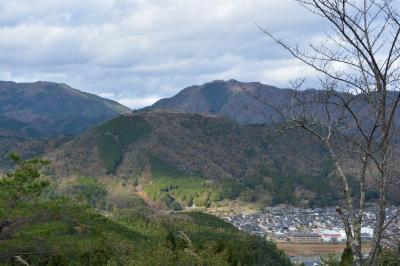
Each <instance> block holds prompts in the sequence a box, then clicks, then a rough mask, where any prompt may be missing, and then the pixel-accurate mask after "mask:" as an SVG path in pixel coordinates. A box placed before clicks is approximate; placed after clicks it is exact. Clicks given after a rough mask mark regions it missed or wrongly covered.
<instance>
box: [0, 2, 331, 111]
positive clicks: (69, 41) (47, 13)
mask: <svg viewBox="0 0 400 266" xmlns="http://www.w3.org/2000/svg"><path fill="white" fill-rule="evenodd" d="M255 23H257V24H259V25H261V26H263V27H267V28H269V29H270V30H271V31H273V32H275V33H276V34H277V35H279V36H281V37H282V38H285V39H287V40H288V41H290V42H291V43H296V42H300V43H304V42H308V41H311V40H314V39H318V38H319V37H320V36H321V34H322V33H323V29H324V28H325V27H324V26H326V25H324V23H321V20H320V18H319V17H316V16H314V15H312V14H310V13H308V12H307V11H305V10H304V9H303V8H302V7H301V6H299V5H298V4H296V3H295V2H294V1H293V0H84V1H83V0H29V1H27V0H7V1H0V80H13V81H18V82H30V81H37V80H47V81H55V82H64V83H67V84H69V85H70V86H72V87H74V88H77V89H80V90H83V91H87V92H91V93H96V94H98V95H101V96H103V97H107V98H110V99H114V100H117V101H119V102H121V103H122V104H125V105H127V106H129V107H132V108H138V107H142V106H145V105H148V104H151V103H153V102H154V101H156V100H157V99H159V98H163V97H170V96H172V95H174V94H175V93H177V92H178V91H179V90H181V89H183V88H184V87H186V86H189V85H193V84H202V83H204V82H208V81H212V80H216V79H231V78H233V79H237V80H241V81H261V82H263V83H266V84H271V85H276V86H281V87H284V86H288V84H289V81H290V80H291V79H295V78H296V77H300V76H307V75H310V76H311V72H310V70H309V69H307V68H306V67H304V66H303V65H302V64H300V63H299V62H297V61H295V60H293V59H292V58H291V57H290V56H289V55H288V54H287V53H286V52H285V51H283V50H282V49H281V48H279V47H278V46H276V45H275V44H274V43H273V42H271V41H270V40H269V39H268V38H267V37H266V36H265V34H263V33H262V32H261V31H260V30H259V29H258V28H257V27H256V25H255Z"/></svg>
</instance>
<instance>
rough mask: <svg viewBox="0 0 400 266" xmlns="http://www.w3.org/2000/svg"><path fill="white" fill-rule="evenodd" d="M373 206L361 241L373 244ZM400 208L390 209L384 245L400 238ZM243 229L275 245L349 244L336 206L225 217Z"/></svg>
mask: <svg viewBox="0 0 400 266" xmlns="http://www.w3.org/2000/svg"><path fill="white" fill-rule="evenodd" d="M374 213H375V212H374V209H373V207H371V208H368V209H367V210H366V212H365V214H364V223H363V225H362V229H361V233H362V241H372V237H373V232H374V229H373V228H374V226H375V222H376V219H375V214H374ZM397 216H399V209H398V208H396V207H389V208H387V219H386V220H387V221H392V222H391V223H390V225H389V226H388V228H387V231H386V235H385V239H384V240H385V241H384V244H385V245H398V243H399V236H400V219H398V217H397ZM223 218H224V219H225V220H226V221H228V222H230V223H232V224H233V225H234V226H235V227H237V228H239V229H240V230H243V231H246V232H249V233H251V234H255V235H261V236H264V237H266V238H267V239H270V240H272V241H275V242H325V243H341V242H345V241H346V234H345V232H344V229H343V226H342V223H341V221H340V218H339V215H338V214H337V213H336V208H335V207H326V208H315V209H302V208H284V207H267V208H265V209H264V211H262V212H257V213H252V214H242V215H229V216H226V217H223Z"/></svg>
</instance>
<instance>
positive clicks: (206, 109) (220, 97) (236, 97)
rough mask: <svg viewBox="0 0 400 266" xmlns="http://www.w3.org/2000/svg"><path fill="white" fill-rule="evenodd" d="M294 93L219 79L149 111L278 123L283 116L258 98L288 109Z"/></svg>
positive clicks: (163, 102) (256, 84) (165, 101)
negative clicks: (171, 111)
mask: <svg viewBox="0 0 400 266" xmlns="http://www.w3.org/2000/svg"><path fill="white" fill-rule="evenodd" d="M293 93H294V91H293V90H290V89H279V88H277V87H273V86H269V85H264V84H262V83H260V82H249V83H244V82H239V81H236V80H229V81H222V80H216V81H213V82H209V83H205V84H203V85H200V86H191V87H188V88H185V89H183V90H182V91H180V92H179V93H178V94H177V95H175V96H173V97H171V98H165V99H161V100H159V101H158V102H156V103H155V104H153V105H152V106H149V107H147V108H145V109H146V110H156V109H167V110H177V111H184V112H191V113H211V114H220V115H224V116H227V117H230V118H232V119H234V120H236V121H237V122H238V123H240V124H253V123H266V122H268V123H271V122H279V121H280V120H281V117H280V116H279V115H278V114H277V113H276V112H275V111H274V110H273V109H272V108H270V107H268V106H266V105H264V104H262V103H260V101H258V100H256V98H258V99H268V101H269V102H272V103H274V105H277V106H279V105H282V106H285V105H287V104H288V103H289V101H290V99H291V95H293Z"/></svg>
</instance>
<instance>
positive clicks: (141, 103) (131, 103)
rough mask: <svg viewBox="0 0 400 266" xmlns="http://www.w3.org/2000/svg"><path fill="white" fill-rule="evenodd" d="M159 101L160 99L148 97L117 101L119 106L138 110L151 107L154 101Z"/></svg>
mask: <svg viewBox="0 0 400 266" xmlns="http://www.w3.org/2000/svg"><path fill="white" fill-rule="evenodd" d="M158 100H160V97H157V96H149V97H143V98H123V99H119V100H117V101H118V102H119V103H120V104H122V105H125V106H128V107H129V108H131V109H138V108H142V107H146V106H148V105H152V104H153V103H155V102H156V101H158Z"/></svg>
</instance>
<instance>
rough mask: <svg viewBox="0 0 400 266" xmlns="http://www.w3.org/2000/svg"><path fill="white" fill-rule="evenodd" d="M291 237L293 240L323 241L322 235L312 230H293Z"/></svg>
mask: <svg viewBox="0 0 400 266" xmlns="http://www.w3.org/2000/svg"><path fill="white" fill-rule="evenodd" d="M289 239H290V241H291V242H321V236H320V235H319V234H317V233H312V232H311V233H309V232H293V233H290V235H289Z"/></svg>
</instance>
